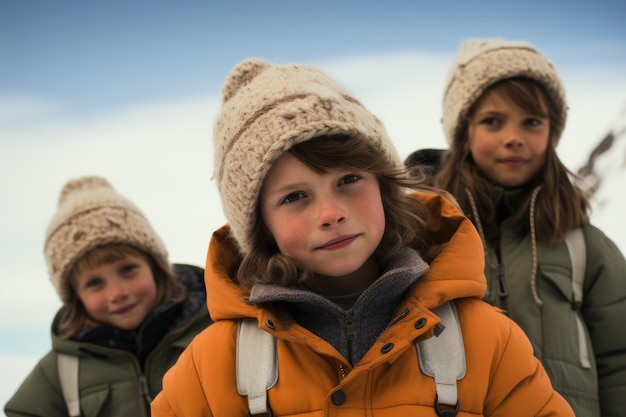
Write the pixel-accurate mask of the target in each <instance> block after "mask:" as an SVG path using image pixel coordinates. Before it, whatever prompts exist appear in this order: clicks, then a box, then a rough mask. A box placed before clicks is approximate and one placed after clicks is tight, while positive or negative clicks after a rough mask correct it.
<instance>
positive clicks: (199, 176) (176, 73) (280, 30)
mask: <svg viewBox="0 0 626 417" xmlns="http://www.w3.org/2000/svg"><path fill="white" fill-rule="evenodd" d="M624 16H626V3H624V2H615V1H596V2H590V1H587V2H582V1H567V2H566V1H554V2H547V1H542V2H539V1H524V2H520V1H511V2H489V1H486V2H481V3H480V5H477V4H476V3H472V2H461V1H459V2H451V1H438V2H435V1H429V2H426V1H397V0H390V1H385V2H376V3H372V4H369V3H368V2H362V1H360V2H356V1H344V2H339V1H333V2H331V1H326V0H318V1H316V2H294V1H291V2H286V1H285V2H284V1H265V2H252V1H249V2H245V1H228V2H219V3H218V2H217V1H182V2H176V3H175V2H169V1H168V2H166V1H160V0H158V1H150V2H148V1H133V2H127V1H124V2H122V1H119V0H110V1H106V2H104V1H101V2H93V1H92V2H85V1H69V0H67V1H65V0H59V1H54V2H52V1H43V0H0V193H1V194H2V196H3V199H2V201H3V203H2V205H1V206H0V207H1V209H0V210H1V212H0V213H1V214H2V216H0V256H1V258H0V260H1V262H2V267H3V274H4V276H3V278H2V279H1V280H0V368H2V369H9V371H7V372H3V375H4V376H0V404H4V402H5V401H6V399H8V397H9V396H10V395H11V393H12V392H13V390H14V389H15V388H16V387H17V384H19V383H20V382H21V379H22V376H24V377H25V376H26V373H27V372H28V371H29V370H30V369H31V367H32V366H33V365H34V363H35V362H36V360H37V359H38V358H39V357H40V356H41V355H43V354H44V353H45V352H46V351H47V350H48V349H49V346H50V341H49V336H48V334H49V326H50V321H51V319H52V315H53V314H54V313H55V311H56V310H57V309H58V307H59V305H60V304H59V300H58V298H57V297H56V294H55V293H54V291H53V289H52V286H51V285H50V284H49V282H48V278H47V272H46V266H45V262H44V259H43V250H42V247H43V236H44V233H45V229H46V227H47V224H48V221H49V220H50V218H51V216H52V215H53V213H54V211H55V208H56V200H57V197H58V193H59V191H60V189H61V187H62V186H63V184H64V183H65V182H66V181H68V180H69V179H71V178H74V177H77V176H80V175H86V174H97V175H103V176H105V177H106V178H108V179H109V180H110V181H111V183H112V184H113V186H114V187H115V188H116V189H118V191H120V192H121V193H123V194H124V195H126V196H127V197H129V198H130V199H131V200H133V201H134V202H135V203H136V204H137V205H138V206H139V207H140V208H142V209H143V210H144V212H145V213H146V215H147V216H148V218H149V219H150V220H151V222H152V223H153V226H154V227H155V229H156V230H157V232H159V234H160V235H161V237H162V238H163V240H164V241H165V243H166V246H167V247H168V249H169V251H170V259H171V260H172V261H173V262H187V263H193V264H197V265H200V266H202V265H203V263H204V255H205V252H206V245H207V243H208V240H209V238H210V234H211V232H212V230H214V229H215V228H217V227H219V226H220V225H221V224H222V223H223V222H224V218H223V215H222V214H221V206H220V203H219V196H218V195H217V193H216V187H215V185H214V184H213V183H212V182H211V180H210V177H211V173H212V145H211V141H210V137H211V131H212V125H213V121H214V118H215V116H216V114H217V111H218V109H219V102H220V89H221V85H222V82H223V81H224V79H225V78H226V76H227V75H228V72H229V71H230V70H231V69H232V68H233V67H234V66H235V65H236V64H237V63H238V62H239V61H241V60H242V59H244V58H247V57H251V56H255V57H262V58H265V59H267V60H269V61H271V62H275V63H285V62H295V61H298V62H308V63H312V64H314V65H318V66H320V67H321V68H322V69H324V70H325V71H327V72H328V73H329V74H330V75H332V76H334V77H335V78H337V79H338V80H339V81H340V82H341V83H343V84H344V85H346V87H347V88H348V89H349V90H351V91H352V92H353V94H354V95H355V96H356V97H357V98H358V99H360V100H361V101H362V102H363V103H364V104H365V105H366V106H367V107H368V108H369V109H370V110H372V111H373V112H374V113H376V114H377V115H378V116H379V117H381V119H382V120H383V122H384V123H385V125H386V126H387V130H388V131H389V133H390V136H391V138H392V140H394V141H395V143H396V146H397V148H398V150H399V152H400V154H401V155H402V156H406V155H408V153H409V152H410V151H412V150H414V149H417V148H419V147H431V146H436V147H443V146H445V141H444V140H443V134H442V130H441V126H440V124H439V118H440V113H441V110H440V106H441V104H440V103H441V94H442V89H443V83H444V79H445V75H446V72H447V69H448V64H449V63H450V61H451V59H452V58H453V56H454V54H455V53H456V51H457V49H458V47H459V46H460V44H461V43H462V41H463V40H465V39H467V38H470V37H501V38H506V39H514V40H524V41H527V42H529V43H531V44H533V45H534V46H536V47H537V48H538V49H539V50H540V51H541V52H543V53H545V54H546V55H547V56H548V57H549V58H550V59H551V60H552V61H553V62H554V63H555V65H556V66H557V68H558V69H559V72H560V74H561V76H562V78H563V82H564V84H565V87H566V89H567V92H568V101H569V104H570V117H569V120H568V124H567V126H566V130H565V133H564V136H563V140H562V141H561V144H560V145H559V150H560V152H561V156H562V159H563V160H564V162H565V163H566V165H568V166H569V167H570V168H572V169H576V168H578V167H579V166H580V164H581V163H582V161H583V158H584V157H585V155H586V154H588V152H589V150H590V149H591V148H592V147H593V146H594V145H595V143H596V142H597V141H598V140H599V139H600V137H601V136H602V135H603V134H604V133H605V131H606V129H607V128H609V126H610V125H611V124H612V123H613V121H614V119H615V118H616V117H617V116H618V115H619V114H620V112H621V111H623V109H626V25H625V24H624V20H625V19H624ZM623 201H626V200H623ZM622 207H623V205H622ZM600 213H602V212H601V211H600ZM622 217H623V216H622ZM595 220H597V222H598V223H600V224H601V225H602V224H604V223H606V225H607V228H608V226H609V225H611V226H612V224H611V223H610V221H609V219H608V217H602V216H601V215H599V217H597V218H595ZM618 230H620V229H619V228H616V227H612V228H611V229H609V230H608V231H609V232H610V233H609V235H610V236H611V237H612V238H615V239H616V240H618V241H619V242H623V243H621V244H622V245H623V246H622V247H623V248H626V237H625V236H620V235H617V234H616V233H618ZM621 230H624V228H621ZM623 250H624V249H623Z"/></svg>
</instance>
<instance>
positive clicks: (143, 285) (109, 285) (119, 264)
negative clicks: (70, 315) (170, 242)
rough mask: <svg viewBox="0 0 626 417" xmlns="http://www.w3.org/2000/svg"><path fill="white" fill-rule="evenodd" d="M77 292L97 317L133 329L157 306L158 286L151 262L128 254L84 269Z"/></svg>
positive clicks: (101, 321)
mask: <svg viewBox="0 0 626 417" xmlns="http://www.w3.org/2000/svg"><path fill="white" fill-rule="evenodd" d="M76 294H77V295H78V297H79V298H80V300H81V301H82V303H83V305H84V306H85V309H86V310H87V313H88V314H89V316H91V318H92V319H94V320H95V321H97V322H99V323H103V324H110V325H112V326H115V327H119V328H120V329H123V330H132V329H135V328H137V327H138V326H139V325H140V324H141V323H142V322H143V320H144V318H145V317H146V316H147V315H148V313H150V311H152V309H153V308H154V307H156V299H157V288H156V283H155V280H154V277H153V274H152V269H151V268H150V265H149V264H148V262H147V261H146V260H144V259H143V258H139V257H135V256H130V255H129V256H126V257H125V258H123V259H120V260H118V261H115V262H111V263H107V264H103V265H100V266H98V267H95V268H91V269H85V270H84V271H82V272H81V273H80V274H79V275H78V276H77V277H76Z"/></svg>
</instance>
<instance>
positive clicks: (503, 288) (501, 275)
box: [498, 264, 509, 298]
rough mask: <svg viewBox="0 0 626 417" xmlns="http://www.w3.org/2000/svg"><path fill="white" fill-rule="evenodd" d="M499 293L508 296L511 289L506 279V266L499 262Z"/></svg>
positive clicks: (501, 295) (504, 296) (502, 296)
mask: <svg viewBox="0 0 626 417" xmlns="http://www.w3.org/2000/svg"><path fill="white" fill-rule="evenodd" d="M498 295H499V296H500V298H506V297H508V296H509V291H508V289H507V288H506V281H505V280H504V266H503V265H502V264H498Z"/></svg>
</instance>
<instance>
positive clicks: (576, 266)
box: [565, 227, 591, 368]
mask: <svg viewBox="0 0 626 417" xmlns="http://www.w3.org/2000/svg"><path fill="white" fill-rule="evenodd" d="M565 244H566V245H567V250H568V251H569V257H570V261H571V264H572V308H573V309H574V315H575V317H576V326H577V327H578V355H579V359H580V365H581V366H582V367H583V368H591V361H590V360H589V349H588V346H587V332H586V329H585V323H584V322H583V319H582V317H581V312H580V309H581V307H582V303H583V282H584V280H585V272H586V268H587V248H586V246H585V236H584V235H583V230H582V228H580V227H579V228H576V229H573V230H570V231H569V232H567V233H566V234H565Z"/></svg>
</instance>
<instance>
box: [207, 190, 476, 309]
mask: <svg viewBox="0 0 626 417" xmlns="http://www.w3.org/2000/svg"><path fill="white" fill-rule="evenodd" d="M413 197H414V198H416V199H418V200H420V201H421V202H422V203H423V204H424V205H425V206H426V208H427V209H428V212H429V214H430V218H429V220H428V224H427V226H426V228H427V230H426V233H427V239H428V240H429V241H430V242H431V246H430V248H429V249H428V250H427V251H426V253H424V254H422V257H423V258H424V260H426V262H427V263H428V264H429V265H430V268H429V269H428V271H427V272H426V273H425V274H424V275H423V276H422V277H421V278H420V279H419V280H418V281H417V282H416V283H415V284H414V285H413V286H412V287H411V288H409V290H408V291H409V292H410V294H409V295H410V296H411V297H414V298H415V299H417V300H418V301H419V302H420V303H422V304H423V305H424V306H425V307H427V308H434V307H437V306H439V305H441V304H443V303H445V302H446V301H448V300H451V299H455V298H467V297H469V298H478V299H480V298H482V296H483V295H484V293H485V289H486V280H485V276H484V263H485V260H484V252H483V248H482V242H481V240H480V237H479V235H478V232H477V231H476V229H475V227H474V225H473V224H472V223H471V221H470V220H469V219H468V218H467V217H465V216H464V215H463V214H462V212H461V211H460V210H459V209H458V208H457V207H456V206H455V205H454V204H452V203H451V202H450V201H449V200H447V199H446V198H444V197H442V196H440V195H437V194H433V193H422V192H419V193H414V194H413ZM240 260H241V258H240V254H239V252H238V250H237V246H236V244H235V242H234V241H233V239H232V238H231V237H230V235H229V226H228V225H224V226H222V227H221V228H220V229H218V230H217V231H215V232H214V233H213V236H212V238H211V242H210V244H209V250H208V254H207V261H206V268H205V285H206V288H207V306H208V309H209V313H210V315H211V317H212V319H213V320H216V321H217V320H225V319H238V318H241V317H257V318H260V316H261V311H262V310H261V309H260V308H259V307H257V306H255V305H253V304H250V303H248V298H249V296H250V291H249V290H248V289H246V288H242V287H240V286H239V285H238V284H237V283H236V280H235V276H236V273H237V267H238V266H239V262H240Z"/></svg>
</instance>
